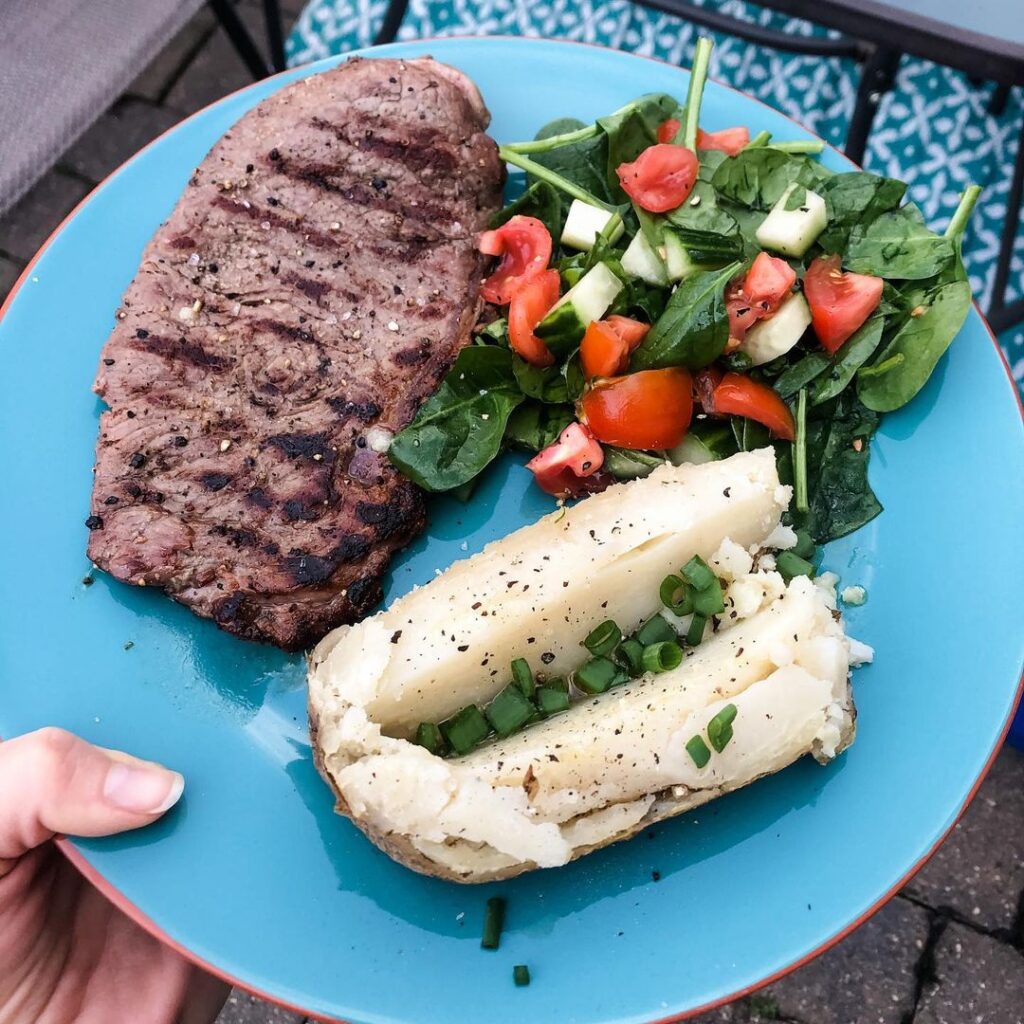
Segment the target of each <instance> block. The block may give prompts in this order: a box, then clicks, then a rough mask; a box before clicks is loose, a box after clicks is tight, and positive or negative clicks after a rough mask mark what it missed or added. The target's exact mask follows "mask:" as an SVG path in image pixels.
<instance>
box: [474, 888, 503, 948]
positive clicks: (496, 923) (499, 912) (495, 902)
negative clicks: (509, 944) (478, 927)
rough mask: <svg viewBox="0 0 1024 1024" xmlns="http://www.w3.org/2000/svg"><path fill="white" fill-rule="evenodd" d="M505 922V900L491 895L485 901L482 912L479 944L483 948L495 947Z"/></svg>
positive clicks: (499, 939) (499, 940)
mask: <svg viewBox="0 0 1024 1024" xmlns="http://www.w3.org/2000/svg"><path fill="white" fill-rule="evenodd" d="M504 924H505V901H504V899H502V898H501V897H500V896H492V897H491V898H490V899H489V900H488V901H487V910H486V911H485V913H484V933H483V935H482V936H481V938H480V945H481V947H482V948H484V949H497V948H498V944H499V943H500V942H501V929H502V926H503V925H504Z"/></svg>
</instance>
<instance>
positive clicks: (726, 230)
mask: <svg viewBox="0 0 1024 1024" xmlns="http://www.w3.org/2000/svg"><path fill="white" fill-rule="evenodd" d="M694 197H696V198H698V199H699V200H700V202H699V203H698V205H697V206H693V205H691V202H692V200H693V198H694ZM665 219H666V221H667V222H668V224H669V225H671V227H672V229H673V230H674V231H675V233H676V234H677V235H678V236H679V240H680V241H681V242H682V243H683V245H684V246H685V247H686V249H687V251H688V252H689V254H690V256H691V257H693V259H694V261H695V262H697V263H704V264H712V265H714V264H716V263H719V264H721V263H728V262H731V261H732V260H736V259H739V258H740V257H742V256H743V239H742V237H741V236H740V226H739V224H737V223H736V219H735V218H734V217H733V216H732V215H731V214H729V213H726V211H725V210H723V209H722V208H721V207H719V206H718V204H717V201H716V196H715V190H714V189H713V188H712V187H711V186H710V185H706V184H704V183H702V182H698V183H697V185H696V187H695V188H694V190H693V193H692V194H691V197H690V200H688V201H687V202H685V203H683V205H682V206H678V207H676V209H674V210H672V211H670V212H669V213H668V214H666V217H665Z"/></svg>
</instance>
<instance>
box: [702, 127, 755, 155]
mask: <svg viewBox="0 0 1024 1024" xmlns="http://www.w3.org/2000/svg"><path fill="white" fill-rule="evenodd" d="M749 142H750V132H749V130H748V129H746V128H723V129H722V130H721V131H720V132H706V131H704V130H703V129H702V128H698V129H697V148H698V149H717V150H720V151H721V152H723V153H728V154H729V156H735V155H736V154H737V153H738V152H739V151H740V150H741V149H743V147H744V146H746V145H747V143H749Z"/></svg>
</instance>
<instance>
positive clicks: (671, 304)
mask: <svg viewBox="0 0 1024 1024" xmlns="http://www.w3.org/2000/svg"><path fill="white" fill-rule="evenodd" d="M740 266H741V264H739V263H730V264H729V265H728V266H727V267H724V268H723V269H721V270H708V271H702V272H701V273H698V274H694V275H693V276H692V277H688V278H687V279H686V280H685V281H683V282H682V283H681V284H680V285H679V287H678V288H677V289H676V290H675V291H674V292H673V293H672V297H671V298H670V299H669V300H668V304H667V305H666V306H665V312H664V313H662V314H661V316H660V317H659V318H658V320H657V322H656V323H655V324H654V326H653V327H652V328H651V329H650V331H648V333H647V337H645V338H644V340H643V341H642V342H641V344H640V347H639V348H637V350H636V351H635V352H634V353H633V357H632V359H631V360H630V368H631V369H633V370H653V369H658V368H660V367H665V366H687V367H689V368H690V369H694V370H696V369H700V368H701V367H702V366H707V365H708V364H709V363H712V362H714V360H716V359H717V358H718V357H719V356H720V355H721V354H722V352H723V350H724V349H725V345H726V342H727V341H728V340H729V317H728V314H727V313H726V310H725V288H726V285H727V284H728V283H729V281H730V280H731V279H732V277H734V276H735V274H736V272H737V271H738V270H739V268H740Z"/></svg>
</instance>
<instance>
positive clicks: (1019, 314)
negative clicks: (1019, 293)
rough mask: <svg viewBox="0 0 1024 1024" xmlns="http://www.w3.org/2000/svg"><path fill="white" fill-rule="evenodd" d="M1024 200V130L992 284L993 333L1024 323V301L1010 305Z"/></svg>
mask: <svg viewBox="0 0 1024 1024" xmlns="http://www.w3.org/2000/svg"><path fill="white" fill-rule="evenodd" d="M1022 199H1024V128H1022V129H1021V134H1020V138H1019V139H1018V140H1017V159H1016V160H1015V161H1014V164H1013V179H1012V180H1011V182H1010V194H1009V196H1008V197H1007V201H1006V223H1005V224H1004V225H1003V237H1002V239H1001V240H1000V242H999V258H998V259H997V260H996V274H995V278H994V280H993V281H992V301H991V302H990V303H989V307H988V321H989V323H990V324H991V326H992V330H994V331H996V332H997V333H998V332H999V331H1005V330H1006V328H1007V327H1012V326H1013V325H1014V324H1016V323H1019V322H1020V321H1021V320H1024V299H1020V300H1018V301H1017V302H1014V303H1013V304H1012V305H1009V306H1008V305H1007V304H1006V283H1007V282H1008V281H1009V280H1010V264H1011V263H1012V261H1013V249H1014V245H1015V244H1016V242H1017V231H1018V229H1019V228H1020V204H1021V200H1022Z"/></svg>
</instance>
